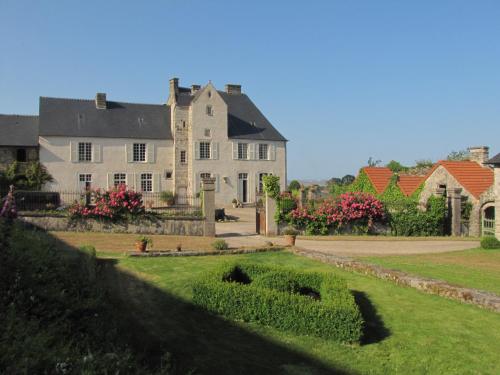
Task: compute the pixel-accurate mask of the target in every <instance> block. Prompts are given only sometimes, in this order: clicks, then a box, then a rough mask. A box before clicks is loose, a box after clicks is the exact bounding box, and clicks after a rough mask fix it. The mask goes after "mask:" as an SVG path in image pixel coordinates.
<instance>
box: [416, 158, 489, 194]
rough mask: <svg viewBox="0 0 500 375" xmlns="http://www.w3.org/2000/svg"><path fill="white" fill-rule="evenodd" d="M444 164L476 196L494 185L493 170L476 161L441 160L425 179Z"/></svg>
mask: <svg viewBox="0 0 500 375" xmlns="http://www.w3.org/2000/svg"><path fill="white" fill-rule="evenodd" d="M439 166H443V167H444V168H445V169H446V170H447V171H448V172H449V173H450V174H451V175H452V176H453V177H455V179H456V180H457V181H458V183H459V184H460V185H462V187H463V188H464V189H466V190H467V191H468V192H469V193H471V194H472V195H473V196H474V197H476V198H479V196H480V195H481V194H482V193H484V192H485V191H486V190H488V189H489V187H490V186H491V185H493V171H492V170H491V169H490V168H486V167H482V166H481V165H479V164H478V163H476V162H475V161H448V160H440V161H438V162H437V163H436V164H435V165H434V167H433V168H432V169H431V170H430V172H429V173H428V174H427V176H426V177H425V179H427V178H428V177H430V175H431V174H432V173H434V171H435V170H436V169H437V168H438V167H439Z"/></svg>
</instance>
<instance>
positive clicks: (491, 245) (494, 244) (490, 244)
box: [481, 236, 500, 249]
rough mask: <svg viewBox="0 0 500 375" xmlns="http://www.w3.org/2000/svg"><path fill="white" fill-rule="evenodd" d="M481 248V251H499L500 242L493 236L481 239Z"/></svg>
mask: <svg viewBox="0 0 500 375" xmlns="http://www.w3.org/2000/svg"><path fill="white" fill-rule="evenodd" d="M481 247H482V248H483V249H500V241H499V240H497V239H496V237H494V236H487V237H483V238H481Z"/></svg>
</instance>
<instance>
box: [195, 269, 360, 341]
mask: <svg viewBox="0 0 500 375" xmlns="http://www.w3.org/2000/svg"><path fill="white" fill-rule="evenodd" d="M193 300H194V302H195V303H196V304H198V305H200V306H202V307H204V308H206V309H207V310H209V311H212V312H215V313H218V314H221V315H223V316H226V317H228V318H231V319H235V320H243V321H247V322H258V323H260V324H264V325H268V326H272V327H275V328H278V329H283V330H288V331H292V332H295V333H298V334H305V335H314V336H319V337H324V338H328V339H332V340H335V341H339V342H346V343H354V342H359V340H360V338H361V333H362V327H363V320H362V317H361V313H360V311H359V308H358V306H357V305H356V302H355V300H354V297H353V295H352V294H351V293H350V291H349V290H348V289H347V285H346V283H345V281H344V280H343V279H341V278H339V277H337V276H334V275H332V274H323V273H317V272H299V271H295V270H291V269H286V268H282V267H273V266H264V265H258V264H252V263H244V262H240V263H228V264H224V265H222V266H221V267H219V268H218V269H217V270H216V271H214V272H211V273H209V274H207V275H205V276H204V277H202V278H201V279H199V280H197V281H196V282H195V283H194V286H193Z"/></svg>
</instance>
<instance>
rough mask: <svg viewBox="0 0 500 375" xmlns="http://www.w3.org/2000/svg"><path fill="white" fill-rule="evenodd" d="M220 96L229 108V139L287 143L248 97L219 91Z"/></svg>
mask: <svg viewBox="0 0 500 375" xmlns="http://www.w3.org/2000/svg"><path fill="white" fill-rule="evenodd" d="M219 94H220V95H221V97H222V99H223V100H224V101H225V102H226V104H227V107H228V137H229V138H233V139H255V140H266V141H284V142H286V141H287V139H286V138H285V137H283V136H282V135H281V133H280V132H278V131H277V130H276V129H275V128H274V126H273V125H272V124H271V123H270V122H269V120H268V119H267V118H266V117H265V116H264V115H263V114H262V112H261V111H260V110H259V109H258V108H257V106H256V105H255V104H254V103H253V102H252V101H251V100H250V98H249V97H248V96H246V95H245V94H228V93H226V92H224V91H219Z"/></svg>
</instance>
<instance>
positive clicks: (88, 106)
mask: <svg viewBox="0 0 500 375" xmlns="http://www.w3.org/2000/svg"><path fill="white" fill-rule="evenodd" d="M40 135H42V136H65V137H102V138H144V139H172V133H171V131H170V107H169V106H167V105H157V104H134V103H123V102H113V101H107V109H97V108H96V106H95V101H94V100H83V99H60V98H46V97H41V98H40Z"/></svg>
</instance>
